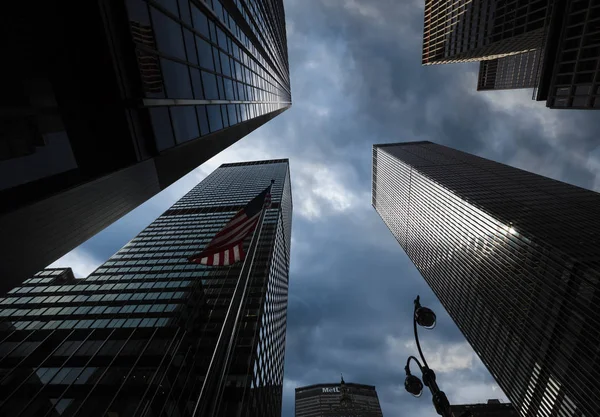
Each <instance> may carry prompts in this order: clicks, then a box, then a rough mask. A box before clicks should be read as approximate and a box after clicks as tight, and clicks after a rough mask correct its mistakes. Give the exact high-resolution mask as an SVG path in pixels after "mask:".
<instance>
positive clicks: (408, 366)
mask: <svg viewBox="0 0 600 417" xmlns="http://www.w3.org/2000/svg"><path fill="white" fill-rule="evenodd" d="M411 359H412V360H413V361H415V362H416V363H417V365H418V366H419V370H420V371H421V374H423V371H424V370H425V369H424V368H423V365H421V362H419V360H418V359H417V358H415V357H414V356H409V357H408V359H407V360H406V366H405V367H404V370H405V371H406V374H407V375H410V360H411Z"/></svg>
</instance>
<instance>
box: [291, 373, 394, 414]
mask: <svg viewBox="0 0 600 417" xmlns="http://www.w3.org/2000/svg"><path fill="white" fill-rule="evenodd" d="M382 416H383V414H382V413H381V406H380V405H379V398H378V397H377V391H375V387H374V386H372V385H362V384H354V383H346V382H345V381H344V379H343V378H342V380H341V382H340V383H336V384H315V385H308V386H306V387H300V388H296V406H295V417H382Z"/></svg>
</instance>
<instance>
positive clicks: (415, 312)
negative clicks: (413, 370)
mask: <svg viewBox="0 0 600 417" xmlns="http://www.w3.org/2000/svg"><path fill="white" fill-rule="evenodd" d="M420 306H421V304H420V303H419V296H418V295H417V298H416V300H415V311H413V330H414V332H415V342H417V350H418V351H419V356H420V357H421V360H422V361H423V365H424V368H425V369H429V365H427V361H426V360H425V356H423V351H422V350H421V343H420V342H419V333H418V332H417V309H418V308H419V307H420Z"/></svg>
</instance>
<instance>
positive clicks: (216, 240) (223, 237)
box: [210, 212, 260, 246]
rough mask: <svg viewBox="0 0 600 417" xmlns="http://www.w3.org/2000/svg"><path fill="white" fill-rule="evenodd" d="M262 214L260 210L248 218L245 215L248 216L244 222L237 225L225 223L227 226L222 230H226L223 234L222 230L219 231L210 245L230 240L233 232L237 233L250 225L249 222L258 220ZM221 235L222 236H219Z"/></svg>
mask: <svg viewBox="0 0 600 417" xmlns="http://www.w3.org/2000/svg"><path fill="white" fill-rule="evenodd" d="M259 216H260V212H258V213H257V214H255V215H254V217H250V218H247V217H246V216H245V215H244V217H246V218H245V219H244V222H243V223H239V222H238V224H237V225H236V227H230V225H229V223H228V224H227V225H225V228H224V229H223V230H222V232H225V233H223V234H221V233H222V232H219V234H218V235H216V236H215V237H214V239H213V240H212V241H211V242H210V245H211V246H212V245H218V244H219V243H221V242H222V241H224V240H229V238H230V237H231V236H232V234H234V233H237V232H238V231H239V230H241V229H243V228H245V227H247V226H248V223H250V222H252V221H254V219H257V220H258V217H259ZM219 235H220V236H219Z"/></svg>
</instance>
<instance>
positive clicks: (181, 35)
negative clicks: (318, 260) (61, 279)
mask: <svg viewBox="0 0 600 417" xmlns="http://www.w3.org/2000/svg"><path fill="white" fill-rule="evenodd" d="M0 23H1V26H2V28H3V30H4V33H5V34H6V38H7V39H8V38H10V39H11V41H10V42H7V44H6V47H5V51H4V53H5V54H6V56H10V57H11V65H7V66H5V73H4V77H3V78H2V80H3V81H2V83H3V84H2V97H1V98H0V100H1V101H2V106H1V108H2V110H1V111H0V202H1V204H0V230H1V231H2V235H3V236H4V237H7V236H10V238H3V239H1V240H0V241H1V243H0V251H1V252H2V253H3V261H2V262H1V263H0V276H1V278H0V294H2V293H5V292H6V291H7V290H8V289H10V288H12V287H13V286H15V285H17V284H19V283H20V282H22V281H23V280H24V279H26V278H28V277H30V276H31V275H33V274H34V273H35V272H37V271H39V270H40V269H42V268H44V267H46V266H47V265H49V264H50V263H52V262H53V261H55V260H56V259H57V258H59V257H61V256H62V255H64V254H65V253H67V252H68V251H70V250H72V249H73V248H75V247H77V246H78V245H79V244H81V243H83V242H84V241H85V240H87V239H89V238H90V237H92V236H93V235H94V234H96V233H97V232H99V231H100V230H102V229H103V228H105V227H106V226H108V225H109V224H111V223H112V222H114V221H115V220H117V219H119V218H120V217H121V216H123V215H124V214H126V213H127V212H129V211H130V210H132V209H133V208H135V207H136V206H138V205H139V204H141V203H142V202H144V201H146V200H147V199H148V198H150V197H152V196H154V195H155V194H156V193H158V192H159V191H161V190H162V189H164V188H165V187H167V186H169V185H170V184H172V183H173V182H175V181H177V180H178V179H179V178H181V177H182V176H183V175H185V174H187V173H188V172H190V171H191V170H192V169H194V168H196V167H197V166H198V165H200V164H201V163H203V162H205V161H206V160H207V159H209V158H211V157H212V156H214V155H215V154H217V153H219V152H220V151H222V150H223V149H225V148H227V147H228V146H230V145H232V144H233V143H235V142H236V141H238V140H239V139H240V138H242V137H244V136H245V135H247V134H248V133H250V132H251V131H253V130H254V129H256V128H258V127H260V126H261V125H263V124H264V123H266V122H268V121H269V120H271V119H272V118H274V117H275V116H277V115H278V114H280V113H281V112H283V111H285V109H287V108H288V107H289V106H290V105H291V95H290V80H289V68H288V56H287V41H286V32H285V16H284V9H283V1H281V0H273V1H268V2H265V1H261V2H255V1H247V0H237V1H235V2H234V1H231V0H207V1H193V0H186V1H183V0H182V1H176V0H168V1H164V2H146V1H145V0H127V1H124V2H110V1H101V2H76V3H75V4H66V3H61V2H42V4H39V5H37V6H36V8H35V12H32V10H31V7H30V6H29V5H27V4H24V3H18V4H15V5H14V7H13V8H11V12H10V13H4V14H3V15H2V17H1V18H0Z"/></svg>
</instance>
